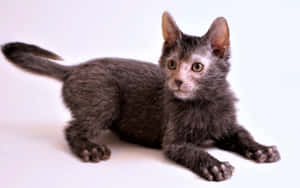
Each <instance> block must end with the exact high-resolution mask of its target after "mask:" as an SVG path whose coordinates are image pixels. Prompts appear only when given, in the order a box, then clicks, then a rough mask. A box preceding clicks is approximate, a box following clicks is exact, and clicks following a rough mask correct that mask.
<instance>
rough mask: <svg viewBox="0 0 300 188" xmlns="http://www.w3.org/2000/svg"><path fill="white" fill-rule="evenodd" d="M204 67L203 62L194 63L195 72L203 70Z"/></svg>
mask: <svg viewBox="0 0 300 188" xmlns="http://www.w3.org/2000/svg"><path fill="white" fill-rule="evenodd" d="M203 68H204V65H203V64H202V63H199V62H196V63H194V64H193V65H192V71H194V72H201V71H202V70H203Z"/></svg>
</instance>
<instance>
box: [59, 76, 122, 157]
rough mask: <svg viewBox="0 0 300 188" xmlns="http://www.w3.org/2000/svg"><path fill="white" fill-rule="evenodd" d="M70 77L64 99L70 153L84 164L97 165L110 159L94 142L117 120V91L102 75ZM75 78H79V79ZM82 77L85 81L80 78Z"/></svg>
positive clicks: (102, 145)
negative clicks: (67, 111)
mask: <svg viewBox="0 0 300 188" xmlns="http://www.w3.org/2000/svg"><path fill="white" fill-rule="evenodd" d="M80 74H81V73H80V72H79V73H76V74H74V77H72V76H70V77H69V79H68V80H66V81H65V84H64V88H63V96H64V100H65V103H66V105H67V106H68V107H69V108H70V110H71V112H72V116H73V120H72V121H71V122H70V125H69V127H67V128H66V129H65V135H66V139H67V141H68V143H69V146H70V148H71V150H72V152H73V153H74V154H75V155H76V156H78V157H79V158H80V159H82V160H83V161H86V162H98V161H100V160H107V159H108V158H109V157H110V150H109V148H108V147H107V146H106V145H105V144H99V143H95V142H93V139H95V138H96V137H98V136H101V132H103V131H104V130H107V129H109V128H111V127H112V125H113V123H114V122H115V121H116V120H117V119H118V117H119V106H120V104H119V98H120V97H119V90H118V87H117V86H116V83H114V82H113V81H110V80H109V79H108V78H107V76H106V75H105V74H101V72H96V74H93V73H89V74H88V75H84V77H83V76H82V75H80ZM78 76H82V77H81V78H80V79H78ZM83 78H84V79H83Z"/></svg>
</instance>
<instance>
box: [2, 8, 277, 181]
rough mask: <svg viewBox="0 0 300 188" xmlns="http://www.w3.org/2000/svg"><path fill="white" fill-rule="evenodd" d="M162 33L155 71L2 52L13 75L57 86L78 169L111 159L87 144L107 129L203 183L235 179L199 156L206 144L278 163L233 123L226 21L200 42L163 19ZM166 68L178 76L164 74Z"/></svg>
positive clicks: (20, 47)
mask: <svg viewBox="0 0 300 188" xmlns="http://www.w3.org/2000/svg"><path fill="white" fill-rule="evenodd" d="M162 28H163V36H164V39H165V42H164V45H163V50H162V55H161V58H160V60H159V65H156V64H151V63H148V62H141V61H136V60H129V59H119V58H102V59H95V60H91V61H88V62H86V63H82V64H79V65H74V66H63V65H59V64H57V63H55V62H52V61H50V60H49V59H56V60H60V59H61V58H60V57H59V56H57V55H56V54H54V53H52V52H49V51H46V50H44V49H42V48H40V47H37V46H34V45H29V44H24V43H9V44H6V45H4V46H3V47H2V51H3V53H4V55H5V56H6V58H7V59H8V60H9V61H10V62H12V63H14V64H15V65H17V66H18V67H21V68H22V69H24V70H28V71H30V72H33V73H38V74H41V75H46V76H50V77H53V78H56V79H58V80H60V81H62V82H63V98H64V102H65V104H66V106H67V107H68V108H69V109H70V110H71V113H72V117H73V119H72V120H71V121H70V125H69V126H68V127H67V128H66V130H65V134H66V139H67V141H68V143H69V145H70V148H71V150H72V151H73V152H74V154H76V155H77V156H78V157H80V158H81V159H82V160H83V161H91V162H98V161H100V160H106V159H108V158H109V156H110V150H109V148H108V147H107V146H106V145H105V144H99V143H94V142H92V141H91V140H92V139H93V138H95V137H97V136H99V135H101V132H103V130H106V129H110V130H112V131H114V132H116V133H117V134H118V135H119V136H120V138H122V139H124V140H127V141H131V142H134V143H138V144H142V145H145V146H149V147H155V148H162V149H163V151H164V153H165V155H166V156H167V157H168V158H169V159H171V160H173V161H175V162H177V163H179V164H181V165H184V166H185V167H187V168H189V169H191V170H193V171H194V172H195V173H197V174H199V175H200V176H202V177H204V178H206V179H208V180H214V181H220V180H225V179H227V178H229V177H231V175H232V172H233V167H232V166H231V165H230V164H229V163H228V162H220V161H219V160H217V159H216V158H214V157H212V156H211V155H210V154H208V153H207V152H206V151H204V149H203V145H205V144H207V143H208V142H210V143H212V144H214V145H215V146H217V147H219V148H222V149H225V150H230V151H233V152H236V153H238V154H240V155H242V156H244V157H246V158H248V159H251V160H254V161H256V162H274V161H277V160H279V158H280V156H279V153H278V151H277V149H276V147H274V146H272V147H266V146H264V145H261V144H259V143H257V142H255V141H254V140H253V138H252V137H251V136H250V134H249V133H248V132H247V131H246V130H245V129H244V128H243V127H242V126H240V125H239V123H238V122H237V120H236V110H235V106H234V102H235V101H236V99H235V97H234V95H233V93H232V92H231V90H230V87H229V84H228V82H227V80H226V76H227V73H228V72H229V68H230V64H229V61H228V59H229V55H230V50H229V29H228V25H227V22H226V20H225V19H224V18H217V19H216V20H215V21H214V22H213V24H212V26H211V27H210V29H209V30H208V32H207V33H206V34H205V35H204V36H202V37H196V36H190V35H186V34H184V33H182V32H181V31H180V30H179V28H178V26H177V25H176V23H175V22H174V20H173V19H172V17H171V16H170V15H169V14H168V13H164V14H163V24H162ZM170 61H174V62H175V63H176V66H177V68H176V69H174V70H171V69H169V68H168V63H169V62H170ZM194 62H202V64H203V65H204V69H203V71H201V72H193V71H191V66H192V65H193V63H194Z"/></svg>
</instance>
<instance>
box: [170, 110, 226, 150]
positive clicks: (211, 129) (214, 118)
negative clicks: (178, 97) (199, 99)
mask: <svg viewBox="0 0 300 188" xmlns="http://www.w3.org/2000/svg"><path fill="white" fill-rule="evenodd" d="M219 108H222V107H219ZM220 110H221V109H216V107H215V106H214V105H198V106H197V105H195V106H192V107H189V108H186V109H185V110H183V111H182V112H181V115H180V118H178V122H175V124H176V125H175V126H176V127H177V128H176V130H177V133H176V134H177V135H180V137H182V138H183V139H184V140H185V141H188V142H193V143H199V144H201V143H202V142H206V141H207V140H211V139H213V138H214V137H215V135H218V134H220V132H221V131H222V127H220V126H221V125H220V123H219V119H218V118H222V117H218V114H219V113H218V111H220ZM179 114H180V113H179Z"/></svg>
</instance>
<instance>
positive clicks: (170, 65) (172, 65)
mask: <svg viewBox="0 0 300 188" xmlns="http://www.w3.org/2000/svg"><path fill="white" fill-rule="evenodd" d="M168 68H169V69H170V70H175V69H176V62H175V61H173V60H170V61H169V62H168Z"/></svg>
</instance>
